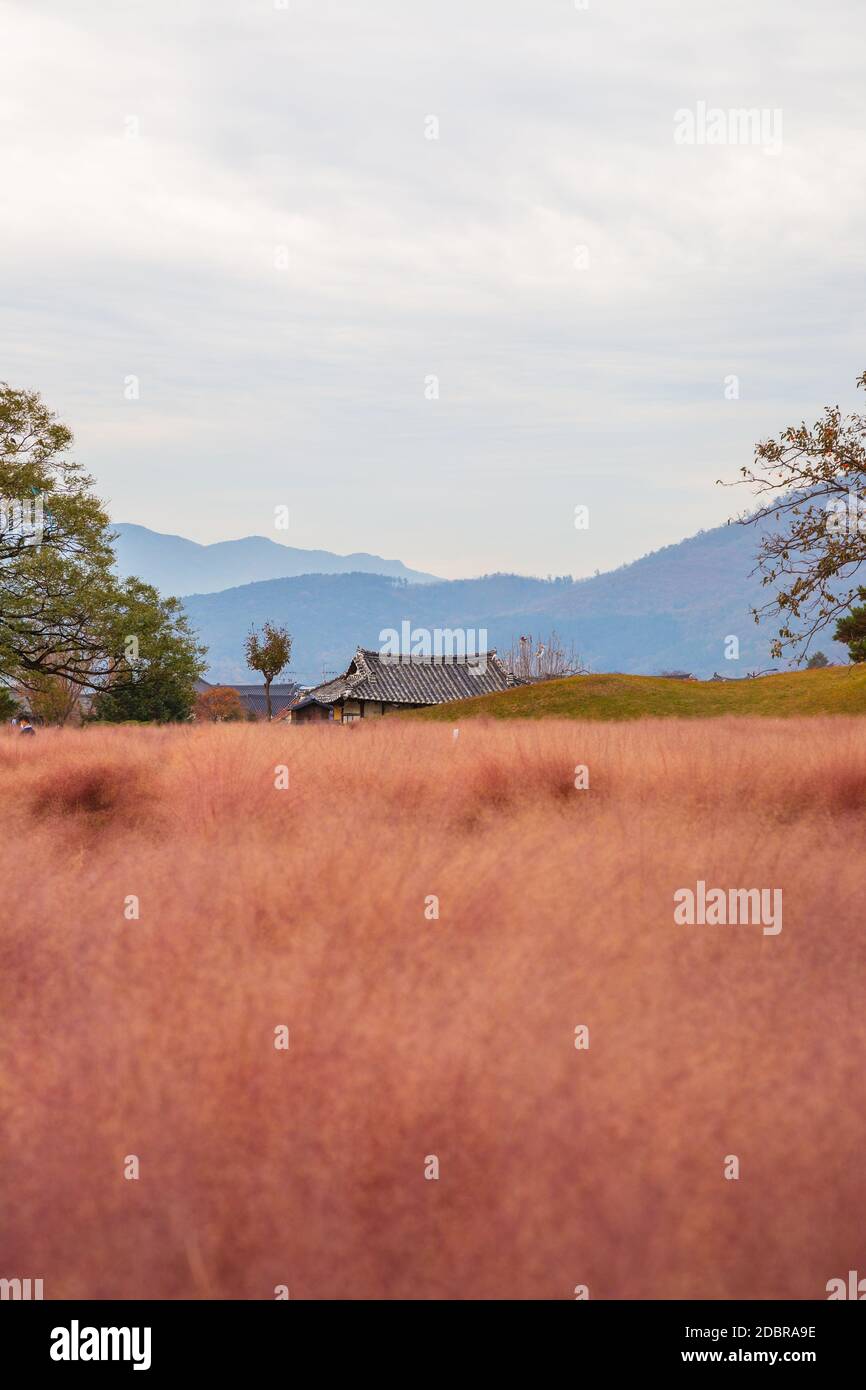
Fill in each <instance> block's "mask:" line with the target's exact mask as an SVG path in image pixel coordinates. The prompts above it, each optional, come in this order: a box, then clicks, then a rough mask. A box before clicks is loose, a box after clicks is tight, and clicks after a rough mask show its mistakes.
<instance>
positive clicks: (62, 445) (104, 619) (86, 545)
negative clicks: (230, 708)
mask: <svg viewBox="0 0 866 1390" xmlns="http://www.w3.org/2000/svg"><path fill="white" fill-rule="evenodd" d="M71 447H72V434H71V432H70V430H69V429H68V428H67V427H66V426H65V425H64V424H61V422H60V421H59V420H58V419H57V417H56V416H55V414H54V413H53V412H52V411H51V410H49V409H48V407H47V406H46V405H45V404H44V402H43V401H42V399H41V397H40V396H39V394H38V392H36V391H19V390H14V389H13V388H12V387H11V386H9V385H7V384H6V383H0V681H5V682H6V683H7V684H8V683H10V682H13V681H14V682H15V683H16V684H17V686H18V687H19V688H20V689H21V690H23V691H26V692H32V693H33V696H34V698H35V699H36V701H37V703H38V701H39V700H40V699H42V700H43V701H47V702H48V705H49V706H50V708H51V709H52V710H54V709H55V707H57V708H58V709H59V708H60V706H61V705H63V704H64V703H69V704H71V705H73V704H74V703H75V701H74V698H73V697H74V694H75V690H76V689H79V690H83V689H89V690H92V691H95V692H96V695H95V701H94V711H95V712H96V713H97V714H98V717H100V718H149V719H167V718H186V717H187V716H188V714H189V712H190V710H191V708H192V703H193V699H194V693H195V692H194V684H195V679H196V676H198V675H199V674H200V672H201V670H202V669H203V662H202V659H201V658H202V655H203V649H202V648H201V647H199V646H198V645H197V644H196V642H195V639H194V638H193V636H192V634H191V633H190V631H189V629H188V626H187V623H186V618H185V616H184V614H183V610H182V608H181V606H180V604H179V602H178V600H177V599H172V598H166V599H163V598H161V597H160V596H159V594H158V593H157V591H156V590H155V589H154V588H152V587H151V586H150V585H148V584H143V583H142V582H141V580H138V579H127V580H125V581H123V582H122V581H121V580H119V579H118V577H117V575H116V574H115V572H114V549H113V536H112V533H111V530H110V524H109V519H108V514H107V512H106V511H105V509H104V507H103V505H102V503H101V502H100V501H99V499H98V498H97V497H96V496H95V494H94V492H93V479H92V478H91V477H90V476H89V474H87V473H86V472H85V471H84V469H83V468H82V467H81V465H80V464H79V463H77V462H75V460H74V459H72V458H71V457H70V456H69V451H70V449H71ZM59 692H64V696H63V700H59V698H58V697H59Z"/></svg>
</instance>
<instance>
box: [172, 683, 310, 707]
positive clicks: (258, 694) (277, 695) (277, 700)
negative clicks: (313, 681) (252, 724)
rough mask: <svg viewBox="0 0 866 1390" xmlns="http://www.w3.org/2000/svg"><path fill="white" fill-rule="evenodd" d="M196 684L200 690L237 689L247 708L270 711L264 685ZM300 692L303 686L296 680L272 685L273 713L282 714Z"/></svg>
mask: <svg viewBox="0 0 866 1390" xmlns="http://www.w3.org/2000/svg"><path fill="white" fill-rule="evenodd" d="M195 686H196V690H198V691H199V692H202V691H205V690H216V689H217V688H219V689H220V690H236V691H237V693H238V695H240V697H241V700H242V701H243V703H244V704H245V705H246V707H247V709H250V710H252V711H253V713H254V714H267V712H268V702H267V700H266V698H265V687H264V686H263V685H229V684H228V682H227V681H215V682H212V681H203V680H198V681H196V683H195ZM300 692H301V687H300V686H299V685H296V684H295V682H294V681H290V682H288V683H287V684H283V685H276V684H275V685H272V686H271V711H272V713H273V714H280V713H281V712H282V711H283V710H284V709H288V707H289V705H290V704H291V703H292V702H293V700H296V699H297V698H298V695H299V694H300Z"/></svg>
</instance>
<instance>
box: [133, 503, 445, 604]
mask: <svg viewBox="0 0 866 1390" xmlns="http://www.w3.org/2000/svg"><path fill="white" fill-rule="evenodd" d="M113 530H114V532H115V534H116V536H117V543H116V545H115V554H116V555H117V568H118V571H119V572H120V574H121V575H123V576H126V575H129V574H137V575H138V576H139V578H141V579H146V580H147V581H148V583H149V584H155V585H156V587H157V588H158V589H159V591H160V593H163V594H209V593H215V592H216V591H217V590H219V589H232V588H234V587H235V586H236V585H238V584H251V583H253V581H255V580H257V579H284V578H287V577H288V576H290V575H295V574H350V573H360V574H387V575H391V576H393V577H394V578H396V579H408V580H410V581H411V582H412V583H415V584H424V583H427V582H429V581H430V580H431V579H435V577H436V576H435V575H432V574H422V573H421V571H420V570H410V569H407V568H406V566H405V565H404V564H402V563H401V561H400V560H384V559H383V558H382V556H381V555H366V554H364V553H362V552H359V553H358V554H355V555H335V554H333V552H332V551H330V550H299V549H298V548H297V547H295V546H291V545H278V544H277V542H276V541H272V540H268V539H267V537H266V536H244V537H243V539H242V540H237V541H216V542H215V543H214V544H213V545H199V544H198V542H197V541H189V540H186V539H185V537H183V536H165V535H162V534H161V533H160V532H158V531H149V530H148V528H147V527H146V526H134V525H133V524H132V523H131V522H127V521H121V522H118V523H116V524H115V525H114V527H113Z"/></svg>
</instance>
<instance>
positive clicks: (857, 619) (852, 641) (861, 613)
mask: <svg viewBox="0 0 866 1390" xmlns="http://www.w3.org/2000/svg"><path fill="white" fill-rule="evenodd" d="M857 597H858V598H859V599H864V600H866V589H863V588H860V589H858V590H857ZM833 636H834V637H835V639H836V641H837V642H844V643H845V645H846V647H847V648H848V659H849V660H850V661H866V606H863V605H862V604H861V605H860V606H859V607H857V608H852V609H851V612H850V613H849V614H848V615H847V616H846V617H844V618H840V619H839V621H838V623H837V624H836V631H835V632H834V633H833Z"/></svg>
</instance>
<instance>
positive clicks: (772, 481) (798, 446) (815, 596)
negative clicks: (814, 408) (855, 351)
mask: <svg viewBox="0 0 866 1390" xmlns="http://www.w3.org/2000/svg"><path fill="white" fill-rule="evenodd" d="M857 385H858V386H860V387H862V388H864V389H866V372H864V373H863V374H862V375H861V376H860V377H858V378H857ZM740 472H741V473H742V475H743V480H744V481H745V482H746V483H749V484H751V485H752V486H753V487H754V488H755V490H756V492H757V494H758V497H759V499H760V500H759V506H758V508H757V510H755V511H752V512H751V513H749V514H748V515H745V516H743V517H741V518H740V521H741V522H744V523H746V524H750V525H755V524H761V525H764V524H765V523H770V526H769V527H768V529H767V530H766V532H765V534H764V535H763V537H762V539H761V543H760V547H759V550H758V556H757V570H758V572H759V573H760V574H761V576H762V583H763V584H764V585H766V586H768V587H773V586H775V592H774V594H773V596H772V598H770V599H768V600H767V602H766V603H764V604H761V605H759V606H758V607H757V608H755V609H753V614H754V617H755V620H756V622H757V621H760V620H761V619H762V618H772V617H778V618H780V619H781V626H780V627H779V629H778V632H777V635H776V638H775V639H774V641H773V643H772V647H771V651H772V654H773V656H774V657H780V656H782V655H783V654H784V653H785V652H788V653H789V654H790V655H792V656H794V657H795V658H797V659H799V660H803V659H805V657H806V656H807V655H808V653H809V647H810V644H811V642H812V640H813V638H814V637H815V636H816V634H817V633H818V632H819V631H821V630H822V629H823V628H825V627H827V626H828V624H829V623H831V622H833V621H834V620H835V621H836V622H837V624H838V626H837V630H836V633H835V634H834V635H835V636H836V637H837V638H838V639H839V640H841V641H847V642H849V651H850V652H851V656H852V660H862V659H863V654H864V653H866V647H864V646H863V643H862V641H861V642H860V644H859V645H851V643H850V636H849V634H850V635H851V636H854V638H855V641H856V637H857V634H856V633H854V631H853V626H856V614H857V613H858V612H860V611H862V610H857V609H854V610H853V613H852V614H851V616H850V618H846V617H845V614H846V613H847V612H848V610H850V609H851V608H852V605H853V603H854V600H855V599H857V598H858V597H860V598H862V597H863V596H864V590H863V589H862V587H861V586H860V585H859V584H858V583H857V582H856V579H855V576H856V575H857V574H858V571H859V570H860V568H861V566H862V565H863V563H864V560H866V416H864V415H861V414H858V413H853V414H851V415H843V414H842V412H841V410H840V409H839V407H838V405H836V406H827V407H826V409H825V411H824V415H823V417H822V418H821V419H819V420H818V421H816V422H815V424H813V425H807V424H806V423H805V422H804V423H802V424H799V425H792V426H790V427H789V428H788V429H786V430H784V431H783V432H782V434H781V435H779V437H778V438H777V439H767V440H764V441H762V442H761V443H760V444H758V446H757V448H756V450H755V459H754V463H753V464H752V465H751V466H747V467H744V468H742V469H741V470H740ZM852 620H853V626H852ZM861 627H862V620H861ZM858 631H859V630H858ZM860 635H861V636H862V632H861V633H860ZM858 652H859V653H861V655H855V653H858Z"/></svg>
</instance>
